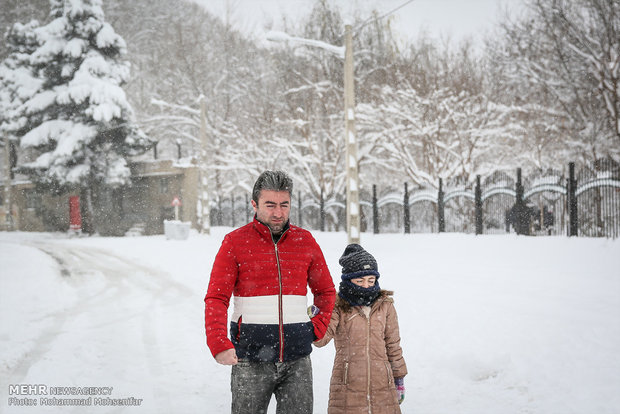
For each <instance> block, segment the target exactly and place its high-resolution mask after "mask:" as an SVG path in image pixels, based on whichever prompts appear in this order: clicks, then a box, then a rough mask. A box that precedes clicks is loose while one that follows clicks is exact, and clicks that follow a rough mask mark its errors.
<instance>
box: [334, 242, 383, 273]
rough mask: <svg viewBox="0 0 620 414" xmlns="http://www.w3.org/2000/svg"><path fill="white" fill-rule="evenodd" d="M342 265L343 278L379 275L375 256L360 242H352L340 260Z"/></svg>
mask: <svg viewBox="0 0 620 414" xmlns="http://www.w3.org/2000/svg"><path fill="white" fill-rule="evenodd" d="M338 263H340V265H341V266H342V279H343V280H351V279H354V278H356V277H362V276H368V275H374V276H376V277H377V278H378V277H379V267H378V266H377V261H376V260H375V258H374V257H373V256H372V255H371V254H370V253H368V252H367V251H366V250H364V248H363V247H362V246H360V245H359V244H350V245H348V246H347V247H346V248H345V249H344V253H343V254H342V256H341V257H340V260H338Z"/></svg>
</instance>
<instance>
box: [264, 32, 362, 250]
mask: <svg viewBox="0 0 620 414" xmlns="http://www.w3.org/2000/svg"><path fill="white" fill-rule="evenodd" d="M344 36H345V41H344V47H338V46H334V45H330V44H329V43H325V42H322V41H320V40H312V39H304V38H300V37H293V36H289V35H288V34H286V33H282V32H269V33H267V40H271V41H273V42H288V41H291V42H297V43H300V44H303V45H306V46H311V47H318V48H321V49H324V50H327V51H329V52H331V53H334V54H335V55H337V56H338V57H340V58H341V59H342V58H344V122H345V130H344V143H345V144H344V145H345V154H346V155H345V158H346V160H345V164H346V188H347V204H346V214H347V236H348V239H349V243H359V242H360V231H361V228H360V197H359V189H360V185H359V174H358V170H357V138H356V137H355V85H354V73H353V29H352V28H351V25H346V26H345V35H344Z"/></svg>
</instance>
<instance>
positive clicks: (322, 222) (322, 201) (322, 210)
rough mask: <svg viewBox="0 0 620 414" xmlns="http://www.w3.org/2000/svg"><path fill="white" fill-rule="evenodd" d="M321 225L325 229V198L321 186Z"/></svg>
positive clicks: (322, 229)
mask: <svg viewBox="0 0 620 414" xmlns="http://www.w3.org/2000/svg"><path fill="white" fill-rule="evenodd" d="M319 226H320V229H321V231H325V199H324V198H323V189H322V188H321V199H320V200H319Z"/></svg>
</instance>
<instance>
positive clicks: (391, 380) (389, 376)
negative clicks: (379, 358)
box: [385, 361, 394, 385]
mask: <svg viewBox="0 0 620 414" xmlns="http://www.w3.org/2000/svg"><path fill="white" fill-rule="evenodd" d="M385 372H387V380H388V385H392V384H393V383H394V373H392V366H391V365H390V363H389V362H388V361H386V362H385Z"/></svg>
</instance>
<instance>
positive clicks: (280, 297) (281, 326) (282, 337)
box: [275, 243, 284, 362]
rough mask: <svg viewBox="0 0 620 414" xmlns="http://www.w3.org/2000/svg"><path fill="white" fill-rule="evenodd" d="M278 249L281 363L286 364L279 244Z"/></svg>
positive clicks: (276, 245)
mask: <svg viewBox="0 0 620 414" xmlns="http://www.w3.org/2000/svg"><path fill="white" fill-rule="evenodd" d="M275 247H276V263H277V265H278V287H279V289H280V290H279V292H278V329H279V333H280V362H284V322H283V320H282V319H283V318H282V273H281V272H280V257H279V256H278V243H276V244H275Z"/></svg>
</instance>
